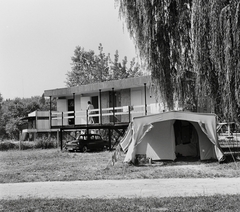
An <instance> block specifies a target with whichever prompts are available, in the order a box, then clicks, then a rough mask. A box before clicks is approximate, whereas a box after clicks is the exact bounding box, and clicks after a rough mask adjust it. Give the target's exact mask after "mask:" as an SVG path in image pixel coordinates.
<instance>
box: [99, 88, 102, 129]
mask: <svg viewBox="0 0 240 212" xmlns="http://www.w3.org/2000/svg"><path fill="white" fill-rule="evenodd" d="M99 103H100V124H101V125H102V92H101V89H99Z"/></svg>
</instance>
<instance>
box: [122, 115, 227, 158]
mask: <svg viewBox="0 0 240 212" xmlns="http://www.w3.org/2000/svg"><path fill="white" fill-rule="evenodd" d="M216 119H217V118H216V115H215V114H200V113H192V112H184V111H181V112H179V111H177V112H176V111H174V112H164V113H160V114H154V115H148V116H142V117H136V118H134V119H133V122H132V123H131V125H130V126H129V130H128V132H127V134H126V136H125V137H124V138H123V140H122V142H121V146H122V149H123V150H127V153H126V157H125V159H124V161H125V162H130V161H132V162H134V160H135V158H136V155H146V158H151V159H152V160H175V159H176V158H177V156H193V157H199V158H200V160H207V159H218V160H219V161H221V160H222V159H223V153H222V151H221V150H220V148H219V144H218V140H217V133H216Z"/></svg>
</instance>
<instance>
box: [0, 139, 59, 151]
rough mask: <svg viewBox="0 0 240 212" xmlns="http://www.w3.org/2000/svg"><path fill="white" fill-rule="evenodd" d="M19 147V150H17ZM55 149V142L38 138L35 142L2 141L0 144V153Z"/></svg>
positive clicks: (54, 140)
mask: <svg viewBox="0 0 240 212" xmlns="http://www.w3.org/2000/svg"><path fill="white" fill-rule="evenodd" d="M19 145H21V146H20V148H19ZM56 147H57V140H56V139H52V140H49V139H47V138H41V139H40V138H38V139H36V140H35V141H21V142H19V141H3V142H0V151H7V150H12V149H21V150H27V149H40V148H41V149H50V148H56Z"/></svg>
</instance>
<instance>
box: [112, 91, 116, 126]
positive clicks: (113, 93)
mask: <svg viewBox="0 0 240 212" xmlns="http://www.w3.org/2000/svg"><path fill="white" fill-rule="evenodd" d="M114 101H115V92H114V88H112V103H113V124H115V102H114Z"/></svg>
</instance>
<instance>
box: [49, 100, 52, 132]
mask: <svg viewBox="0 0 240 212" xmlns="http://www.w3.org/2000/svg"><path fill="white" fill-rule="evenodd" d="M49 124H50V129H51V128H52V96H50V114H49Z"/></svg>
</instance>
